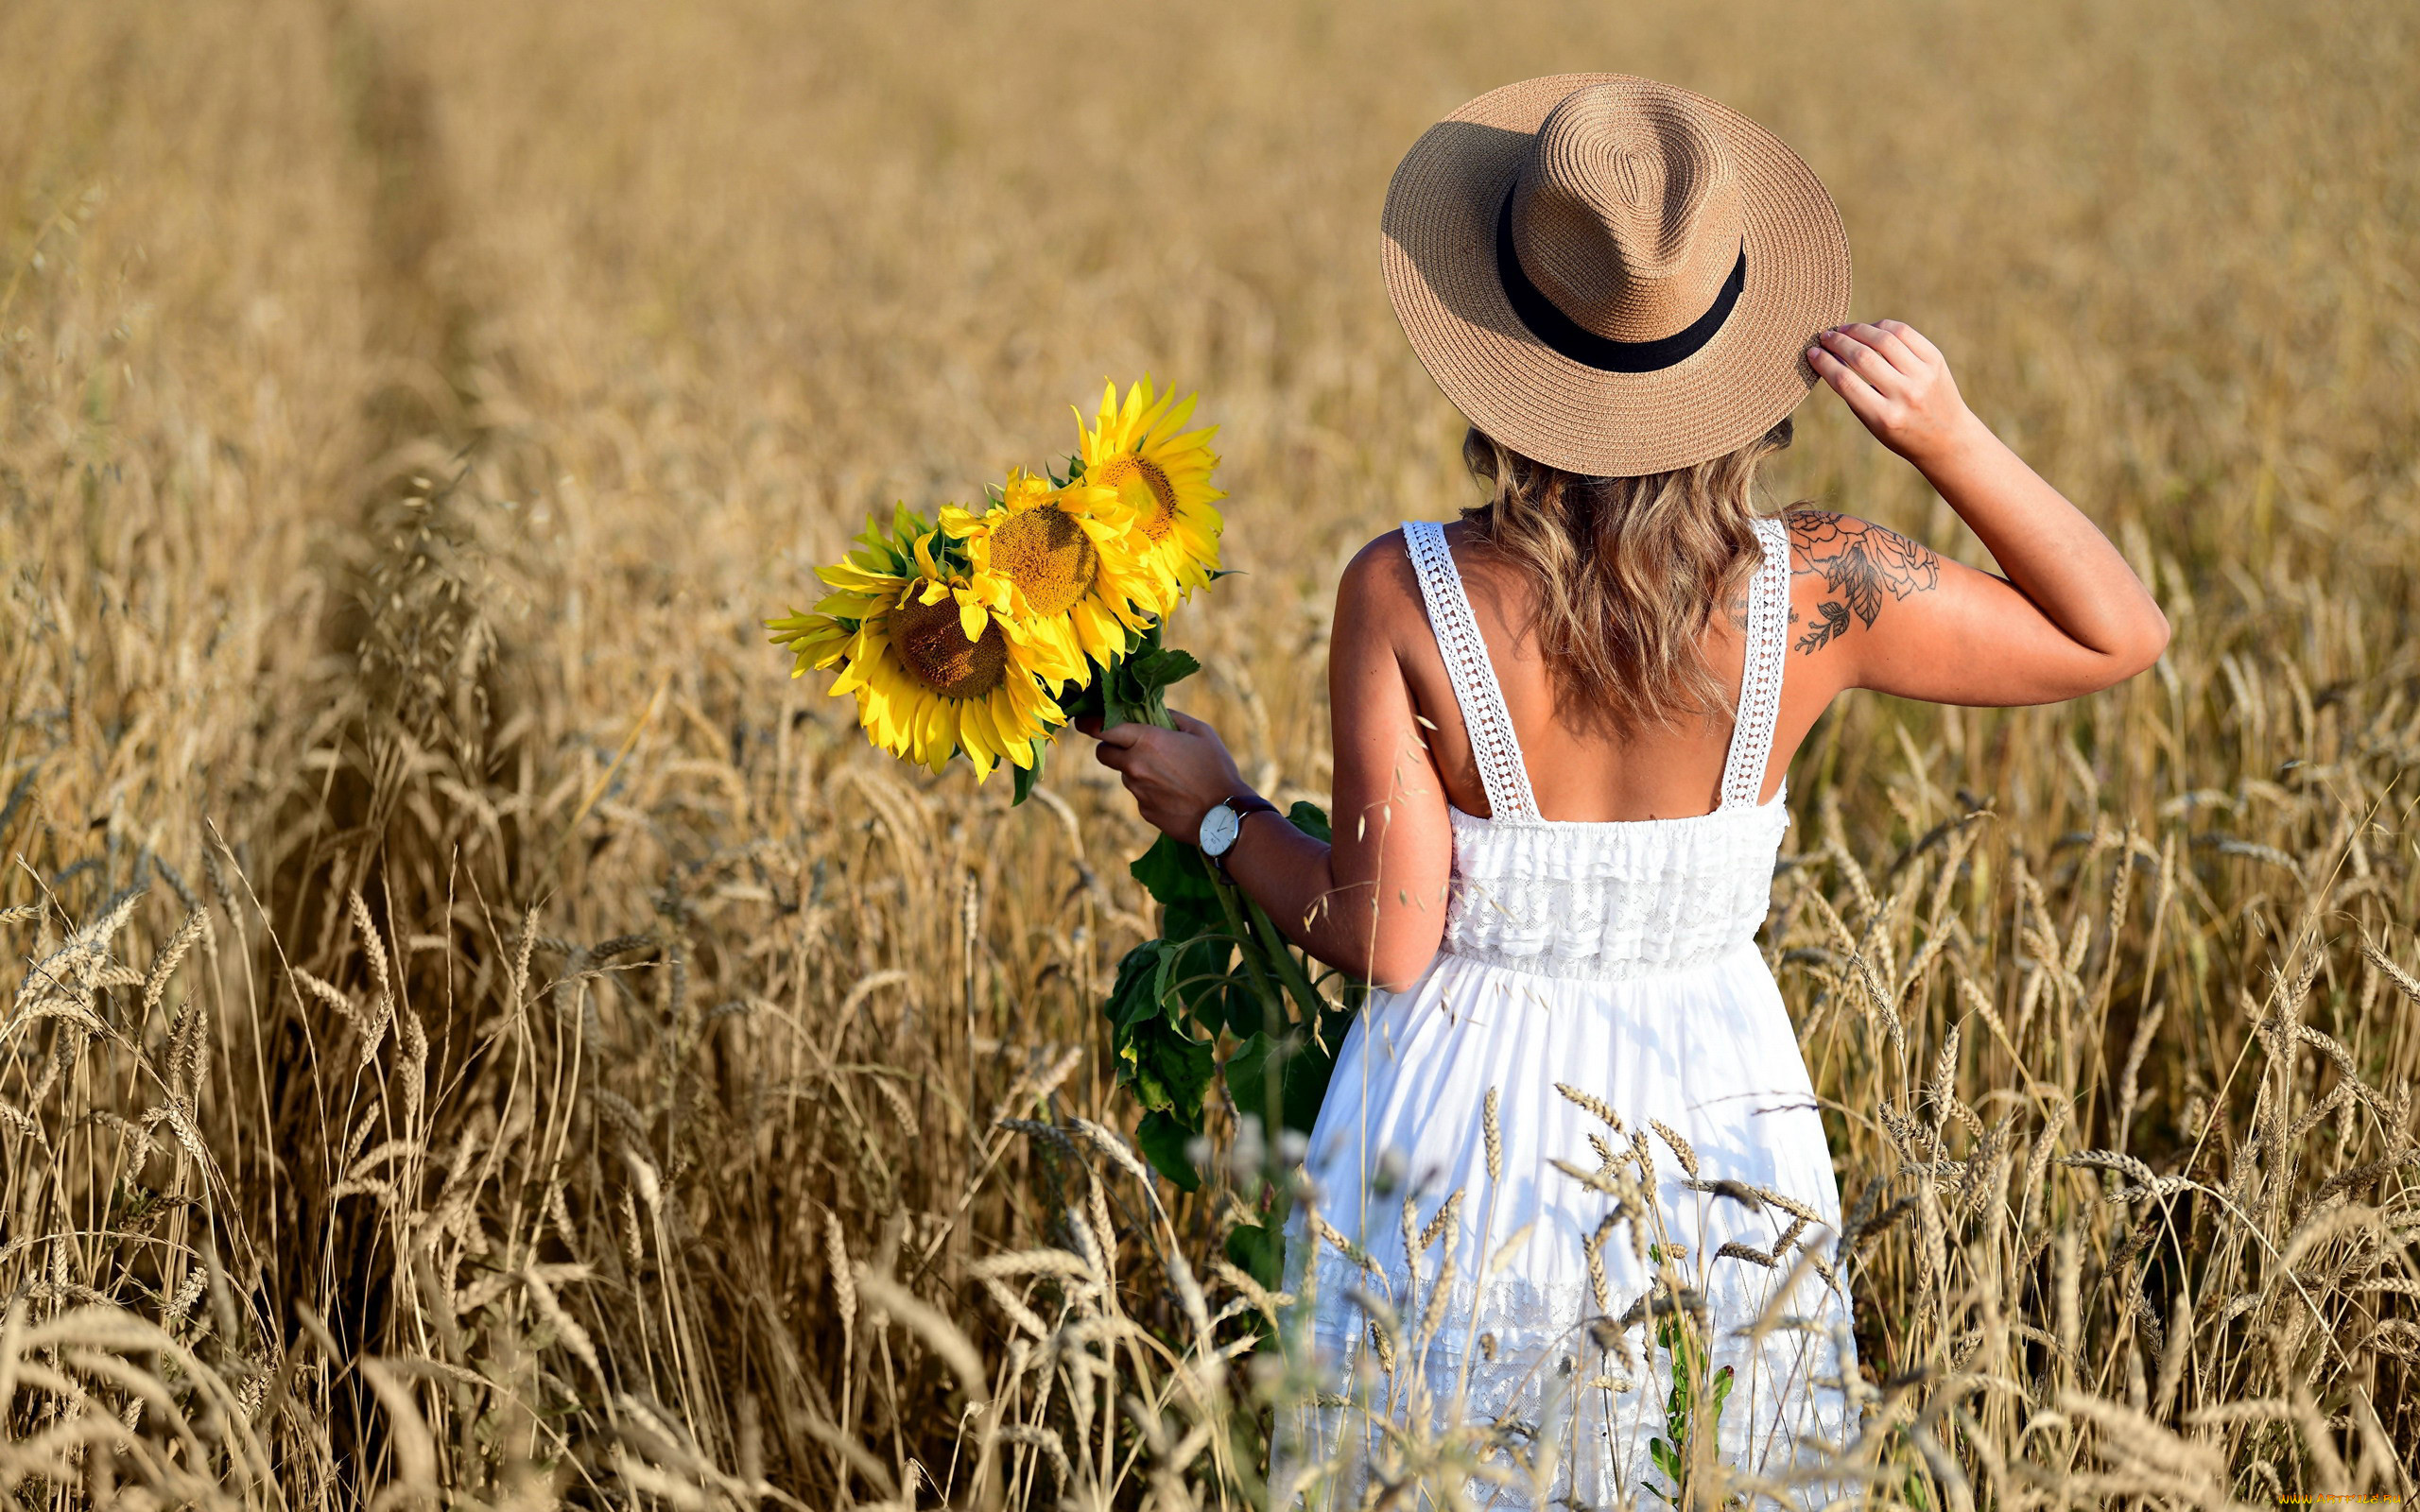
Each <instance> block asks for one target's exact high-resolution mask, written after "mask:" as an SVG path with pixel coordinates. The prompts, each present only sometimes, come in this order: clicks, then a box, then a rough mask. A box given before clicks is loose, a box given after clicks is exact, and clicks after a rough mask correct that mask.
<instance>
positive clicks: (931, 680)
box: [890, 596, 1009, 701]
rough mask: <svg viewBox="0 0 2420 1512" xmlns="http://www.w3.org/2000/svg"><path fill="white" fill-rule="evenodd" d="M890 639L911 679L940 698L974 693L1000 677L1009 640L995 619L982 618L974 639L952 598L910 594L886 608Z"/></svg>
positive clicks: (990, 687)
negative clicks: (931, 599) (929, 600)
mask: <svg viewBox="0 0 2420 1512" xmlns="http://www.w3.org/2000/svg"><path fill="white" fill-rule="evenodd" d="M890 644H892V645H893V646H895V647H896V648H897V649H898V652H899V660H900V661H901V662H905V663H907V666H908V672H909V673H910V674H912V675H913V676H914V677H915V679H916V680H917V681H919V682H922V683H923V684H924V685H925V686H926V687H928V688H930V689H932V690H933V691H934V692H935V693H938V694H940V695H941V696H942V697H944V698H954V699H959V700H961V701H963V700H965V699H968V698H980V697H982V696H984V695H986V694H988V693H990V692H991V691H992V690H993V689H994V688H996V687H998V686H999V685H1000V684H1001V682H1003V681H1004V680H1006V679H1007V677H1008V673H1009V643H1008V641H1007V639H1006V638H1004V637H1003V636H1002V635H1001V634H1000V627H999V625H998V623H997V622H996V621H994V620H992V619H990V618H989V617H988V616H987V617H986V619H985V621H984V624H983V633H982V635H980V636H979V637H977V639H975V640H972V641H970V640H968V639H967V638H966V631H965V630H964V629H962V628H960V627H959V623H958V600H957V599H955V598H950V597H946V596H944V597H943V598H942V600H941V602H939V603H937V604H920V603H917V602H916V601H915V600H914V599H913V598H910V599H909V600H908V602H907V603H905V604H902V605H900V606H899V607H898V608H897V609H895V610H891V611H890Z"/></svg>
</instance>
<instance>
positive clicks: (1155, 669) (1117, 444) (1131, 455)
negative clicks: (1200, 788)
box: [765, 378, 1357, 1286]
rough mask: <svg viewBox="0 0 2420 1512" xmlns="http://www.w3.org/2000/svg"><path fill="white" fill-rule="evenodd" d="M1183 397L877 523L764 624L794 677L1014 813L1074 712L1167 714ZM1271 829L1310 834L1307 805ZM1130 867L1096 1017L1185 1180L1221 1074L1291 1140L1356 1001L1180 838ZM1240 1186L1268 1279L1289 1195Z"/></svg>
mask: <svg viewBox="0 0 2420 1512" xmlns="http://www.w3.org/2000/svg"><path fill="white" fill-rule="evenodd" d="M1193 404H1194V400H1193V397H1192V396H1187V397H1186V398H1184V399H1183V400H1179V399H1176V398H1175V397H1174V396H1173V395H1172V394H1155V393H1154V392H1153V389H1152V387H1151V383H1150V379H1148V378H1147V379H1145V380H1144V381H1143V382H1142V383H1139V384H1136V385H1134V386H1133V387H1130V388H1128V389H1127V390H1126V392H1125V393H1124V395H1123V396H1120V394H1119V393H1118V390H1117V387H1116V386H1115V384H1112V385H1110V386H1109V387H1108V388H1107V390H1106V391H1105V392H1103V394H1102V395H1101V404H1100V411H1099V413H1098V416H1097V417H1096V418H1095V419H1094V421H1093V422H1092V423H1091V424H1090V425H1084V424H1082V423H1081V421H1082V415H1081V412H1079V413H1078V417H1077V419H1078V422H1079V426H1078V431H1079V434H1078V438H1077V450H1076V452H1075V454H1074V455H1071V456H1069V457H1068V458H1067V465H1066V469H1065V472H1064V474H1063V475H1060V474H1047V475H1046V474H1039V473H1034V472H1027V471H1026V470H1024V469H1022V468H1020V469H1016V470H1013V471H1011V472H1010V473H1009V474H1008V477H1007V480H1006V481H1005V482H1003V483H1002V484H1000V485H999V486H998V487H997V488H996V489H994V490H990V492H989V497H988V499H987V502H986V503H985V505H984V507H981V508H979V509H977V508H968V507H960V506H957V505H951V506H948V507H944V508H943V509H942V510H941V511H940V515H939V517H938V518H937V519H934V520H929V521H928V520H925V518H924V517H922V516H921V515H918V514H916V513H914V512H912V511H910V510H909V509H908V507H907V506H906V505H904V504H903V505H900V506H897V507H895V508H894V509H893V511H892V514H891V518H890V522H889V523H888V524H884V523H882V522H881V521H878V520H877V521H874V522H872V523H870V524H868V525H867V527H866V530H865V533H864V534H863V535H862V536H860V537H858V538H857V543H856V550H853V551H851V552H850V553H849V554H848V556H847V557H846V558H843V559H842V560H840V561H838V562H835V563H833V564H832V565H831V566H829V567H825V568H823V569H821V574H820V576H821V577H822V579H823V581H824V583H825V584H826V585H827V586H828V587H829V588H830V589H831V590H832V592H831V593H828V594H827V595H825V597H824V598H823V599H822V601H821V603H819V604H817V605H816V607H815V609H814V610H813V611H812V612H809V613H796V612H793V613H791V614H788V615H786V616H784V617H782V618H780V619H771V620H767V621H766V622H765V624H766V627H767V628H768V630H769V631H770V633H771V639H772V641H773V643H774V644H777V645H781V646H784V647H787V649H788V650H789V651H790V652H791V653H792V656H793V658H794V665H793V666H792V668H791V674H790V675H791V676H792V677H798V676H802V675H804V673H805V672H807V671H808V670H809V669H810V668H812V669H816V670H824V671H837V672H838V678H837V679H835V680H834V682H833V684H832V692H833V693H834V694H835V695H836V696H837V695H855V696H856V701H857V722H858V724H860V725H861V726H862V727H864V730H865V732H866V738H867V739H868V740H870V741H872V742H873V744H874V745H875V746H876V747H879V748H881V749H883V750H885V751H888V752H890V754H891V755H893V756H897V757H900V758H901V759H903V760H907V761H912V762H915V763H918V764H919V765H924V766H926V767H929V768H931V769H932V770H933V771H934V772H936V773H939V772H940V771H942V769H943V768H945V767H946V766H947V765H948V764H949V762H950V761H951V759H952V758H954V757H957V756H964V757H965V758H966V760H967V763H968V764H969V765H972V766H973V767H974V768H975V776H976V780H977V782H981V781H983V780H985V779H987V778H988V777H990V776H991V774H992V773H993V772H994V770H997V769H998V768H999V767H1001V766H1004V765H1005V766H1007V767H1008V768H1009V769H1010V770H1011V771H1012V772H1013V773H1014V774H1015V775H1014V785H1015V790H1016V796H1015V799H1014V800H1013V801H1015V802H1020V803H1021V802H1023V801H1024V800H1025V799H1026V797H1027V795H1028V794H1029V793H1030V792H1031V791H1032V790H1033V786H1034V783H1035V782H1038V781H1039V780H1040V778H1041V775H1042V768H1043V762H1044V758H1045V756H1046V753H1047V752H1048V750H1049V747H1050V745H1051V743H1052V742H1053V740H1054V739H1055V738H1056V736H1057V734H1058V732H1059V731H1060V730H1063V729H1064V728H1065V727H1066V726H1067V724H1068V723H1070V722H1071V721H1073V720H1074V719H1076V718H1078V717H1079V716H1080V715H1084V714H1092V715H1095V716H1097V717H1098V719H1099V720H1100V722H1101V724H1102V725H1103V726H1104V727H1106V726H1110V725H1116V724H1121V723H1125V722H1128V721H1135V722H1139V723H1148V724H1156V725H1161V726H1167V725H1170V724H1172V721H1171V720H1170V718H1169V716H1168V713H1167V702H1166V693H1167V688H1168V687H1169V686H1170V685H1172V684H1174V683H1176V682H1178V681H1180V680H1182V679H1184V678H1186V677H1189V676H1191V675H1192V674H1193V673H1195V672H1197V671H1199V670H1200V663H1199V662H1196V661H1195V660H1194V659H1193V658H1192V657H1191V656H1189V655H1187V654H1186V653H1184V651H1181V650H1178V649H1176V648H1174V647H1172V646H1167V645H1164V644H1161V627H1162V625H1163V623H1164V622H1165V620H1166V617H1167V613H1168V612H1169V610H1172V609H1174V608H1175V607H1176V606H1177V605H1178V604H1179V603H1181V602H1183V601H1184V599H1185V598H1187V597H1188V596H1190V595H1191V594H1192V593H1193V591H1194V590H1195V589H1198V588H1201V587H1204V586H1206V585H1207V584H1208V583H1209V582H1210V581H1211V580H1212V579H1214V578H1216V577H1218V576H1220V569H1219V524H1220V522H1219V511H1218V510H1217V508H1216V507H1215V506H1216V505H1217V503H1218V501H1219V500H1220V499H1222V498H1224V497H1226V495H1224V494H1223V493H1221V492H1219V490H1218V489H1216V488H1215V487H1213V486H1212V484H1211V473H1212V472H1213V470H1214V469H1216V468H1217V466H1218V463H1219V458H1218V456H1217V455H1215V454H1213V453H1212V452H1211V450H1210V442H1211V440H1212V438H1214V437H1215V435H1216V434H1217V432H1216V428H1215V427H1205V428H1202V429H1198V430H1187V429H1186V428H1185V427H1186V423H1187V421H1190V420H1191V418H1192V414H1193ZM1288 818H1289V819H1291V820H1292V822H1293V823H1294V824H1295V825H1296V826H1298V827H1300V828H1301V829H1303V830H1305V831H1306V832H1307V833H1312V834H1316V835H1318V836H1320V837H1321V838H1322V839H1324V838H1326V836H1327V833H1328V832H1327V816H1326V815H1324V814H1322V812H1321V811H1320V809H1319V807H1318V806H1317V805H1316V804H1311V803H1297V804H1296V805H1294V808H1293V810H1292V812H1291V813H1290V814H1289V815H1288ZM1130 869H1131V871H1132V874H1133V876H1134V879H1135V880H1136V881H1137V882H1139V883H1141V884H1142V885H1143V886H1144V888H1145V889H1146V890H1147V891H1149V892H1150V895H1151V897H1152V899H1153V901H1154V902H1157V903H1158V904H1159V910H1160V936H1159V937H1158V938H1155V939H1149V940H1145V941H1144V942H1143V943H1142V944H1140V945H1137V946H1136V947H1135V948H1134V949H1133V950H1132V951H1130V952H1128V953H1127V954H1126V957H1125V958H1124V959H1123V960H1122V961H1120V962H1119V964H1118V970H1117V979H1116V984H1115V987H1114V988H1112V989H1111V991H1110V995H1109V998H1108V1000H1107V1001H1106V1002H1104V1003H1103V1004H1102V1005H1101V1011H1102V1013H1103V1014H1104V1015H1105V1016H1106V1017H1107V1018H1108V1020H1109V1021H1110V1024H1111V1027H1112V1040H1113V1043H1114V1044H1115V1049H1116V1052H1117V1056H1118V1060H1119V1066H1118V1076H1119V1080H1120V1081H1121V1082H1122V1083H1123V1084H1124V1085H1125V1086H1126V1087H1127V1088H1128V1090H1129V1091H1132V1093H1133V1095H1134V1097H1135V1098H1136V1100H1137V1101H1138V1102H1140V1103H1141V1104H1142V1106H1143V1109H1144V1111H1143V1116H1142V1118H1141V1120H1140V1121H1139V1123H1138V1125H1137V1127H1136V1130H1135V1133H1136V1137H1137V1140H1138V1142H1139V1143H1140V1144H1141V1146H1142V1148H1143V1152H1144V1154H1145V1155H1146V1156H1148V1157H1149V1158H1150V1161H1151V1163H1152V1164H1153V1165H1154V1166H1155V1167H1157V1168H1158V1169H1159V1170H1160V1171H1161V1173H1162V1174H1164V1175H1166V1176H1167V1177H1168V1178H1169V1179H1170V1180H1172V1181H1174V1182H1175V1183H1176V1184H1177V1185H1178V1186H1180V1187H1182V1188H1184V1189H1186V1190H1188V1191H1189V1190H1192V1189H1193V1188H1194V1187H1196V1186H1197V1185H1199V1183H1200V1180H1201V1169H1200V1168H1201V1162H1202V1160H1203V1159H1204V1157H1205V1154H1206V1148H1205V1146H1206V1137H1205V1132H1204V1131H1205V1128H1206V1126H1207V1125H1206V1121H1205V1109H1206V1108H1207V1106H1208V1104H1209V1101H1210V1090H1211V1087H1212V1085H1213V1083H1214V1082H1215V1081H1218V1080H1219V1079H1221V1078H1223V1079H1224V1081H1225V1082H1226V1085H1227V1089H1228V1091H1229V1093H1230V1094H1231V1096H1232V1099H1233V1101H1234V1104H1235V1106H1236V1108H1237V1109H1238V1110H1239V1111H1240V1112H1242V1113H1243V1114H1246V1115H1248V1116H1249V1118H1250V1120H1251V1124H1250V1125H1249V1126H1250V1127H1253V1128H1255V1129H1278V1128H1281V1127H1282V1128H1286V1129H1291V1130H1293V1131H1294V1132H1295V1133H1297V1134H1300V1133H1305V1132H1307V1131H1308V1129H1309V1128H1310V1125H1311V1120H1312V1118H1313V1117H1314V1116H1315V1115H1316V1114H1317V1112H1318V1109H1319V1100H1320V1096H1321V1094H1322V1091H1323V1090H1324V1089H1325V1087H1326V1083H1327V1074H1328V1069H1329V1067H1330V1065H1331V1064H1332V1062H1333V1053H1334V1049H1335V1046H1336V1044H1337V1042H1338V1037H1339V1036H1340V1034H1341V1033H1342V1027H1343V1024H1344V1023H1345V1022H1349V1019H1350V1016H1351V1007H1352V1005H1353V1004H1354V1003H1356V1002H1357V989H1356V988H1353V987H1352V986H1351V985H1349V984H1348V985H1347V987H1346V988H1345V989H1344V991H1343V994H1342V1000H1341V1002H1340V1003H1330V1002H1329V1001H1328V1000H1327V999H1326V998H1325V997H1324V996H1323V995H1322V992H1321V990H1320V988H1319V986H1318V984H1317V983H1316V982H1315V981H1314V979H1313V973H1314V971H1316V970H1317V967H1316V965H1315V963H1313V962H1312V961H1311V960H1310V958H1309V957H1308V956H1306V955H1304V954H1301V953H1300V952H1298V951H1296V950H1294V949H1293V948H1291V947H1290V946H1289V945H1288V943H1287V941H1286V940H1285V939H1284V937H1283V936H1281V935H1280V934H1279V932H1278V930H1277V929H1276V927H1275V925H1274V924H1272V923H1271V920H1270V918H1269V916H1268V914H1267V913H1265V912H1264V911H1263V910H1262V909H1261V908H1260V907H1259V905H1257V904H1256V903H1254V902H1253V901H1252V900H1251V899H1249V898H1247V897H1245V896H1244V895H1243V894H1242V893H1241V892H1239V891H1238V890H1237V889H1236V887H1235V886H1234V885H1232V884H1231V883H1229V882H1228V881H1227V879H1226V878H1225V877H1224V876H1223V875H1222V874H1221V873H1220V872H1219V870H1218V869H1217V868H1215V867H1214V866H1212V865H1211V864H1210V863H1209V862H1208V861H1207V860H1206V859H1205V858H1204V857H1203V856H1202V855H1201V852H1200V851H1196V850H1194V848H1193V847H1191V846H1188V845H1181V844H1179V843H1178V842H1176V841H1174V840H1172V839H1170V838H1169V837H1167V835H1162V836H1161V837H1160V838H1159V839H1158V841H1157V842H1155V843H1154V844H1153V845H1152V847H1151V849H1150V851H1147V852H1145V853H1144V854H1143V855H1142V856H1140V857H1138V858H1136V860H1135V861H1134V863H1133V865H1132V868H1130ZM1221 1044H1224V1045H1226V1046H1228V1053H1227V1054H1226V1055H1225V1057H1223V1058H1222V1057H1219V1054H1218V1052H1219V1047H1220V1046H1221ZM1243 1126H1246V1125H1242V1124H1241V1123H1240V1122H1239V1128H1240V1127H1243ZM1242 1138H1243V1136H1241V1135H1240V1134H1239V1139H1242ZM1243 1142H1244V1143H1258V1142H1259V1136H1258V1135H1256V1134H1255V1135H1253V1136H1252V1137H1251V1138H1249V1139H1244V1141H1243ZM1284 1143H1285V1141H1284V1139H1283V1138H1282V1136H1281V1138H1280V1139H1279V1140H1278V1141H1277V1142H1276V1144H1275V1146H1274V1147H1276V1148H1282V1147H1283V1146H1284ZM1230 1163H1231V1164H1232V1163H1234V1162H1233V1161H1231V1162H1230ZM1248 1163H1249V1162H1248ZM1274 1169H1275V1167H1274V1166H1271V1167H1270V1170H1271V1171H1273V1170H1274ZM1254 1190H1255V1191H1256V1192H1258V1193H1259V1194H1261V1195H1262V1200H1264V1202H1265V1203H1266V1204H1267V1211H1265V1212H1263V1213H1262V1214H1261V1219H1262V1221H1261V1222H1259V1223H1257V1224H1243V1225H1239V1226H1237V1227H1236V1228H1235V1229H1233V1230H1232V1231H1231V1232H1230V1233H1229V1235H1228V1237H1227V1241H1226V1247H1227V1252H1228V1255H1229V1258H1231V1259H1232V1260H1233V1261H1234V1262H1235V1263H1236V1264H1239V1265H1242V1266H1244V1267H1245V1268H1246V1269H1247V1270H1249V1271H1251V1272H1252V1273H1253V1274H1254V1275H1255V1276H1257V1277H1259V1278H1260V1279H1261V1280H1262V1281H1263V1283H1264V1284H1266V1285H1270V1286H1274V1285H1276V1284H1277V1281H1278V1277H1279V1268H1280V1250H1281V1245H1280V1241H1279V1238H1278V1233H1279V1229H1280V1228H1281V1227H1282V1224H1283V1222H1284V1219H1285V1213H1286V1208H1285V1206H1284V1198H1283V1195H1282V1193H1281V1192H1280V1191H1279V1189H1278V1188H1277V1187H1276V1186H1275V1185H1274V1184H1272V1183H1268V1182H1256V1183H1255V1184H1254Z"/></svg>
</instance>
